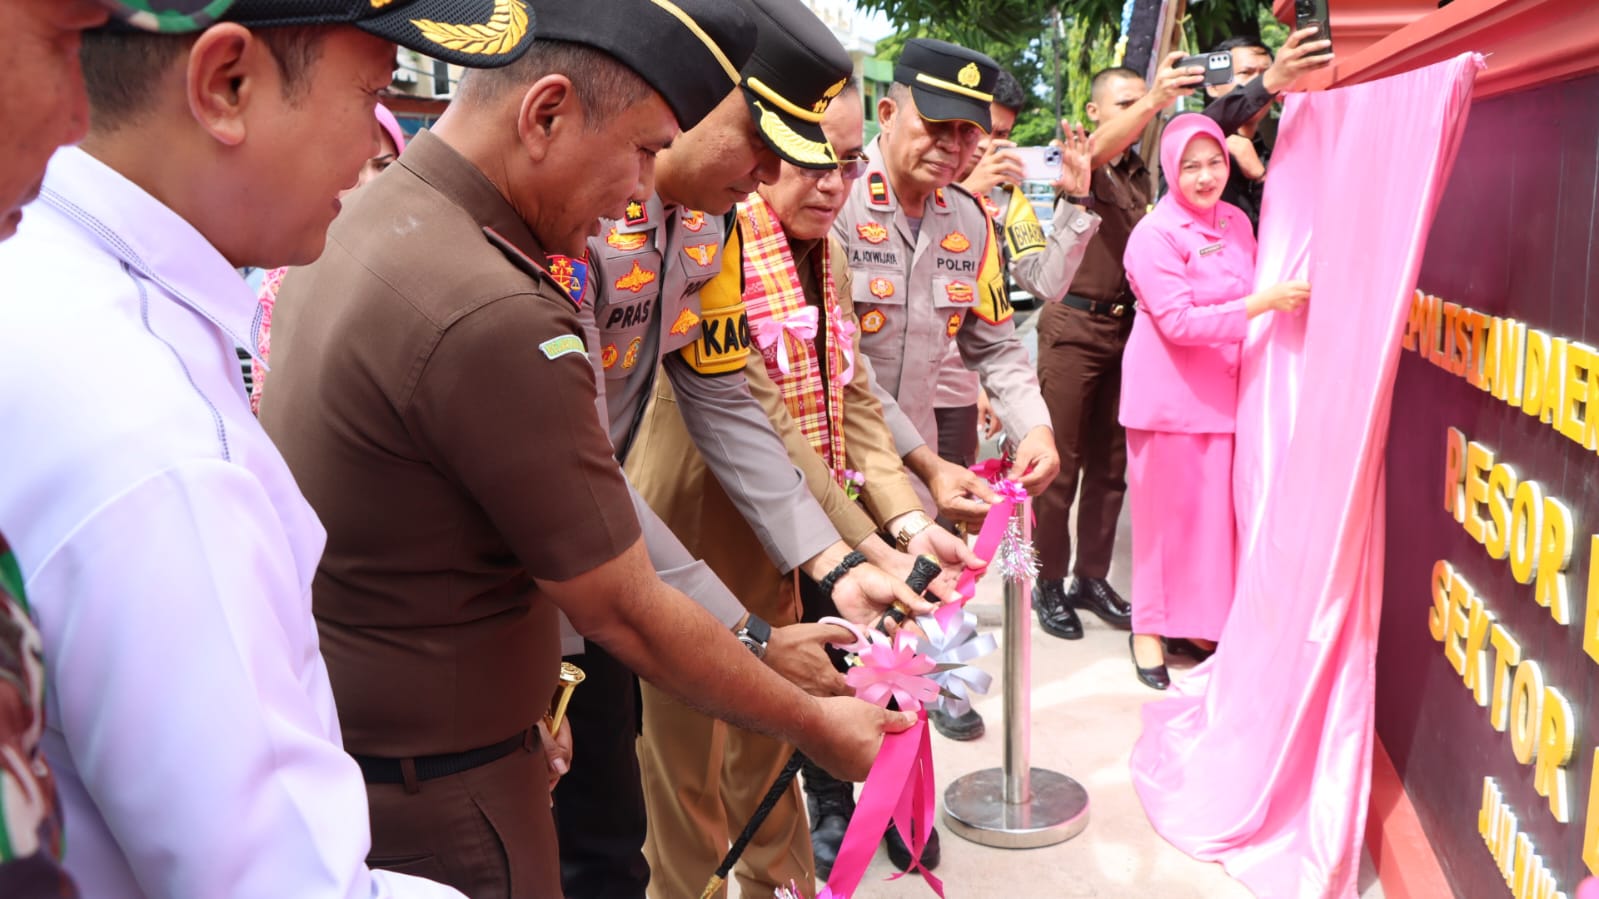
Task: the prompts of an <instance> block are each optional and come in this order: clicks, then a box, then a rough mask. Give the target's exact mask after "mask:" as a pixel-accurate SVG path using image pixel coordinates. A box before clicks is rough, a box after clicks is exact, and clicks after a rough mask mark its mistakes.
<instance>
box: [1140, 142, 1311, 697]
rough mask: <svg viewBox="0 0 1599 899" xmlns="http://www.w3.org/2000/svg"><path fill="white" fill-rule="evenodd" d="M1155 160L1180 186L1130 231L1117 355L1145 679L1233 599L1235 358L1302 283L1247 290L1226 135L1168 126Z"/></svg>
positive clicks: (1244, 234)
mask: <svg viewBox="0 0 1599 899" xmlns="http://www.w3.org/2000/svg"><path fill="white" fill-rule="evenodd" d="M1160 164H1161V170H1162V171H1164V172H1165V173H1166V178H1167V180H1168V182H1169V183H1171V184H1172V185H1173V188H1172V190H1171V191H1170V192H1169V193H1168V194H1166V196H1164V197H1162V198H1161V200H1160V202H1159V203H1158V204H1156V206H1155V209H1154V211H1153V212H1151V213H1150V214H1149V215H1148V216H1146V217H1145V218H1144V219H1143V220H1142V221H1140V222H1139V223H1138V226H1137V227H1136V228H1134V229H1133V233H1132V237H1131V238H1130V239H1129V240H1128V242H1127V251H1126V254H1125V255H1124V257H1123V262H1124V264H1125V266H1126V268H1127V279H1128V281H1129V282H1130V283H1131V284H1132V288H1133V294H1134V295H1135V296H1136V297H1137V298H1138V315H1137V318H1136V319H1135V320H1134V322H1133V331H1132V335H1131V336H1130V337H1129V338H1128V341H1127V350H1126V352H1125V353H1124V354H1123V356H1122V395H1121V416H1120V418H1121V423H1122V425H1123V427H1125V428H1126V429H1127V497H1128V501H1129V504H1130V506H1131V509H1132V525H1133V596H1132V606H1133V633H1132V636H1131V637H1130V638H1129V644H1130V648H1131V650H1132V655H1133V666H1134V667H1135V668H1136V669H1137V671H1138V679H1139V680H1141V681H1143V682H1144V683H1145V684H1146V685H1148V686H1150V687H1153V688H1154V689H1156V690H1164V689H1166V688H1167V687H1168V686H1170V684H1171V679H1170V677H1169V676H1168V674H1167V671H1166V655H1165V648H1166V647H1165V646H1163V644H1162V639H1161V638H1163V637H1164V638H1167V640H1168V641H1170V644H1173V645H1174V648H1175V644H1177V638H1182V639H1183V640H1185V641H1190V642H1189V643H1188V644H1187V646H1186V647H1185V648H1189V649H1192V650H1197V651H1199V652H1207V651H1209V650H1210V649H1212V648H1214V646H1215V641H1216V639H1217V638H1218V637H1219V636H1220V635H1221V628H1222V625H1223V623H1225V622H1226V620H1227V611H1228V609H1229V608H1230V606H1231V605H1232V599H1233V575H1234V571H1233V568H1234V564H1235V559H1234V545H1233V541H1234V533H1233V530H1234V523H1233V492H1232V467H1233V430H1234V422H1235V418H1236V413H1237V406H1238V356H1239V351H1240V349H1241V347H1242V346H1243V340H1244V336H1245V335H1246V334H1247V332H1248V329H1249V320H1250V319H1251V318H1254V317H1255V316H1257V315H1260V314H1261V313H1264V312H1269V311H1271V310H1281V311H1284V312H1292V311H1294V310H1297V309H1299V308H1300V307H1301V306H1303V305H1304V304H1305V301H1306V300H1307V299H1309V297H1310V285H1309V284H1308V283H1306V282H1304V281H1285V282H1283V283H1281V284H1277V285H1274V286H1272V287H1269V288H1267V289H1265V290H1262V291H1259V292H1256V293H1251V292H1250V290H1251V288H1252V287H1253V285H1254V280H1255V235H1254V234H1253V232H1252V231H1251V229H1250V225H1249V219H1248V217H1246V216H1245V215H1244V213H1243V211H1242V210H1240V209H1239V208H1238V207H1236V206H1233V205H1232V204H1230V203H1223V202H1222V201H1221V193H1222V188H1224V187H1225V186H1226V185H1227V174H1228V165H1229V161H1228V156H1227V144H1226V137H1225V136H1224V135H1223V134H1222V132H1221V129H1220V128H1219V127H1217V125H1216V123H1215V122H1213V121H1211V120H1210V119H1209V118H1206V117H1205V116H1202V115H1194V114H1187V115H1180V116H1177V117H1176V118H1174V119H1172V121H1171V123H1170V124H1168V125H1167V126H1166V132H1165V134H1164V136H1163V137H1162V139H1161V144H1160Z"/></svg>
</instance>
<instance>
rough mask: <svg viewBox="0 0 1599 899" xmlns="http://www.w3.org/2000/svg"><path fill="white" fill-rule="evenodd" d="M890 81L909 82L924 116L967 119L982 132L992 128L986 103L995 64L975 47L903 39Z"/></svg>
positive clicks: (991, 94)
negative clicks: (972, 48)
mask: <svg viewBox="0 0 1599 899" xmlns="http://www.w3.org/2000/svg"><path fill="white" fill-rule="evenodd" d="M894 80H895V81H897V82H899V83H900V84H908V85H910V88H911V96H912V97H914V98H915V100H916V111H917V112H919V113H921V116H922V118H924V119H928V120H929V121H934V122H947V121H952V120H959V121H965V122H971V123H972V124H974V125H976V126H977V127H979V128H981V129H983V130H984V131H987V130H989V129H990V128H991V127H993V120H992V119H991V118H990V117H989V109H988V104H990V103H992V102H994V83H995V82H996V81H998V80H999V63H997V62H994V61H993V60H992V59H990V58H988V57H987V56H985V55H983V54H981V53H978V52H977V51H976V50H968V49H966V48H965V47H962V46H959V45H958V44H951V43H949V42H947V41H935V40H931V39H929V38H921V37H919V38H915V39H913V40H909V41H906V42H905V50H904V52H902V53H900V55H899V62H897V63H895V64H894Z"/></svg>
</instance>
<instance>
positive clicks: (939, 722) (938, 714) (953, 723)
mask: <svg viewBox="0 0 1599 899" xmlns="http://www.w3.org/2000/svg"><path fill="white" fill-rule="evenodd" d="M927 717H928V720H930V721H932V722H933V729H934V730H936V731H938V732H939V733H941V734H943V735H944V736H946V737H949V738H950V739H951V740H959V741H961V742H965V741H967V740H975V739H977V738H978V737H981V736H982V735H983V716H982V715H979V714H978V713H977V710H976V709H967V710H966V714H964V715H961V716H960V717H959V718H952V717H950V715H949V714H948V713H947V712H945V711H944V710H943V709H933V710H932V712H930V713H928V715H927Z"/></svg>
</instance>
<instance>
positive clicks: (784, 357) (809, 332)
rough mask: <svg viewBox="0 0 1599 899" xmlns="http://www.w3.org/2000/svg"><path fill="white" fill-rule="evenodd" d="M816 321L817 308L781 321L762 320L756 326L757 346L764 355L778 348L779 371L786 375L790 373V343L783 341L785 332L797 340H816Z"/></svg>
mask: <svg viewBox="0 0 1599 899" xmlns="http://www.w3.org/2000/svg"><path fill="white" fill-rule="evenodd" d="M816 320H817V313H816V307H815V306H806V307H805V308H803V309H796V310H795V311H793V312H791V313H789V314H788V315H785V316H783V317H782V318H781V319H776V318H767V319H762V320H761V321H760V322H759V323H757V324H756V325H755V345H756V346H758V347H760V348H761V352H762V353H764V352H766V351H767V350H769V349H771V348H772V347H773V346H776V347H777V370H778V371H780V372H782V373H783V374H785V375H786V374H788V372H789V367H790V363H789V361H788V341H786V340H784V339H783V332H785V331H786V332H788V334H789V335H790V336H792V337H793V338H794V339H795V340H799V341H807V340H815V339H816Z"/></svg>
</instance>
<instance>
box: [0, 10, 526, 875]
mask: <svg viewBox="0 0 1599 899" xmlns="http://www.w3.org/2000/svg"><path fill="white" fill-rule="evenodd" d="M0 2H9V0H0ZM71 5H72V4H62V5H61V7H62V8H66V7H70V6H71ZM225 5H226V4H223V3H211V4H208V5H207V7H206V8H207V9H208V10H210V11H216V10H219V9H221V8H223V7H224V6H225ZM376 5H378V6H382V7H383V8H382V9H377V10H374V9H373V8H372V7H373V6H374V4H371V3H369V2H366V0H348V2H323V3H321V4H320V5H319V6H318V9H317V10H316V11H315V12H314V13H307V12H306V10H305V4H304V3H297V2H292V0H238V2H237V4H236V5H235V6H234V7H233V9H232V10H231V11H230V12H229V13H228V16H227V18H228V19H230V20H232V21H226V22H223V23H222V24H219V25H214V26H212V27H210V28H208V29H206V30H205V31H204V32H202V33H201V34H199V35H198V36H195V37H170V36H160V37H143V36H131V35H121V34H107V35H96V36H92V37H91V38H90V39H88V40H87V41H86V49H85V52H84V60H85V67H86V73H87V76H88V79H87V80H88V84H89V88H90V95H91V106H92V110H91V113H92V116H93V120H94V121H93V123H94V127H93V129H92V131H91V133H90V135H89V138H88V140H87V141H86V142H85V144H84V149H82V150H78V149H74V150H68V151H64V152H63V153H61V154H60V155H58V156H57V157H56V159H55V160H54V162H53V164H52V166H51V168H50V171H49V174H48V176H47V177H46V179H45V181H44V183H43V185H42V192H41V195H40V200H39V202H37V203H35V204H34V205H32V206H30V207H28V209H27V210H26V213H25V216H24V217H23V218H22V220H21V227H20V231H19V233H18V236H17V237H16V238H15V239H14V240H11V241H8V242H7V243H6V244H5V245H3V246H0V284H4V290H3V291H0V420H3V421H5V422H6V432H7V434H8V439H7V440H6V441H4V442H3V443H0V469H3V470H4V471H5V473H6V476H5V477H4V478H3V479H0V529H3V530H4V531H5V533H6V535H7V538H8V539H9V540H10V541H11V543H12V547H13V549H14V552H15V555H16V560H17V563H18V566H19V567H20V570H21V571H22V572H24V573H25V576H26V588H27V591H28V595H29V598H30V600H31V601H32V604H33V609H34V612H35V614H36V616H37V618H38V622H39V628H40V631H41V633H42V635H43V640H42V643H43V654H44V659H45V665H46V675H47V684H48V692H47V694H46V703H47V712H48V716H47V717H48V730H47V731H46V733H45V736H44V747H45V754H46V756H47V757H48V759H49V761H50V762H51V764H52V765H53V766H54V767H55V772H56V777H57V781H58V785H59V788H60V792H61V796H62V800H63V806H64V808H65V809H66V819H67V827H68V830H69V837H68V841H67V842H68V846H69V850H68V853H67V858H66V866H67V869H68V871H69V873H70V874H71V875H72V876H73V878H74V879H75V880H76V881H77V884H78V887H79V888H80V889H81V890H82V891H83V894H84V895H86V896H95V897H99V896H107V897H138V896H147V895H148V896H171V897H204V899H211V897H224V896H226V897H272V899H285V897H295V899H305V897H335V896H336V897H356V896H361V897H379V896H428V897H446V896H448V897H458V896H459V894H458V893H456V892H455V891H453V890H449V889H447V888H445V887H442V886H440V885H438V884H434V883H431V882H429V881H424V880H420V879H417V878H411V877H406V876H403V875H398V874H393V873H373V872H371V871H368V870H367V868H366V864H365V856H366V854H367V847H368V819H367V807H366V799H365V791H364V787H363V784H362V781H361V776H360V772H359V770H358V769H357V767H356V765H355V763H354V762H353V761H352V760H351V759H350V758H349V756H347V755H345V754H344V752H343V751H342V750H341V748H340V742H339V728H338V722H337V718H336V717H335V714H334V708H333V699H332V694H331V693H330V691H329V689H328V682H327V672H326V669H325V668H324V666H323V663H322V658H321V656H320V655H319V653H318V650H317V636H316V627H315V624H314V622H313V620H312V617H311V611H310V584H311V577H312V574H313V573H314V571H315V569H316V563H317V558H318V556H319V555H320V553H321V550H322V545H323V540H324V533H323V530H322V528H321V526H320V524H318V522H317V519H316V516H315V515H314V514H313V513H312V511H311V509H310V507H309V506H308V505H307V504H306V503H305V501H304V499H303V498H302V497H301V495H300V492H299V490H298V488H297V487H296V486H295V483H294V481H293V479H292V478H291V477H290V475H289V472H288V469H287V468H286V467H285V466H284V465H283V462H282V460H281V458H280V457H279V456H278V453H277V451H276V450H275V449H274V448H273V447H272V445H271V443H270V442H269V441H268V440H267V438H266V436H265V434H263V433H262V431H261V430H260V428H259V427H258V426H257V425H256V423H255V420H254V419H253V418H252V417H251V415H250V411H249V407H248V404H247V402H246V398H245V396H244V392H243V388H242V384H241V383H240V378H239V368H238V362H237V357H236V356H235V349H234V348H235V347H236V346H244V347H254V346H255V340H254V336H255V335H254V333H253V331H254V329H255V327H256V326H257V325H258V323H259V318H258V315H259V313H258V311H257V305H256V302H255V300H254V297H253V295H252V294H251V293H250V291H249V290H248V288H246V287H245V285H244V283H243V282H242V281H241V280H240V279H239V277H238V275H237V274H236V272H235V266H238V265H281V264H286V263H287V264H295V263H306V262H310V261H311V260H313V259H315V258H316V257H317V255H319V254H320V252H321V250H322V243H323V239H324V232H325V231H326V228H327V225H328V223H329V222H330V221H331V220H332V218H333V216H334V214H335V213H336V211H337V205H336V200H335V197H336V196H337V194H338V192H339V190H340V189H341V188H343V187H345V186H347V185H349V184H350V183H352V182H354V181H355V178H356V174H357V172H358V170H359V169H360V167H361V165H362V164H363V163H364V161H365V159H366V158H367V157H368V156H370V155H371V148H372V146H373V144H374V141H375V135H374V131H373V126H372V122H373V118H372V109H373V103H374V102H375V99H376V93H377V92H378V91H379V90H380V89H382V88H383V87H385V86H386V85H387V84H388V83H389V78H390V73H391V70H392V66H393V60H394V44H393V43H392V41H395V40H398V41H399V42H401V43H404V44H406V45H407V46H411V47H414V48H416V49H418V50H420V51H422V52H426V53H429V54H430V55H433V56H438V57H442V58H446V59H449V60H450V61H452V62H456V63H459V64H466V65H485V64H496V63H503V62H508V61H510V60H511V59H514V58H515V57H516V56H517V55H519V54H520V53H521V52H522V51H523V50H525V48H526V47H527V45H528V43H529V42H530V41H531V33H530V30H529V28H528V24H529V23H528V22H527V17H526V15H525V14H523V13H525V10H524V9H523V4H522V2H521V0H482V2H479V3H466V4H463V3H460V2H456V0H410V2H407V0H394V2H392V3H389V4H376ZM139 6H140V7H142V10H141V14H142V15H143V16H145V17H147V18H150V19H151V20H152V21H153V20H156V19H159V18H160V17H161V16H163V15H169V14H172V10H173V4H172V3H170V2H168V0H160V2H156V3H153V4H147V3H141V4H139ZM191 6H193V4H191ZM496 11H504V12H506V15H504V16H497V15H494V14H495V13H496ZM456 16H458V17H459V19H457V18H454V17H456ZM474 16H476V17H475V18H474ZM485 22H486V23H488V24H487V25H484V24H483V23H485ZM285 23H292V24H293V25H294V26H296V27H292V28H274V27H272V26H281V25H284V24H285ZM446 25H456V26H471V25H477V26H481V27H484V28H489V29H496V28H497V29H498V30H499V32H500V34H499V37H498V39H497V40H495V41H489V42H478V43H477V45H476V46H477V48H479V49H481V48H482V47H483V46H485V44H487V45H492V47H493V50H492V53H484V54H480V53H473V52H471V50H472V49H473V48H472V46H470V45H466V44H457V43H455V42H454V40H453V38H451V36H450V35H451V34H452V33H458V32H452V31H451V30H450V29H449V28H446V27H443V26H446ZM351 26H354V27H351ZM430 34H431V35H433V36H434V38H429V36H428V35H430ZM435 39H437V40H438V41H441V42H442V43H435ZM64 46H66V47H67V49H66V51H65V52H66V53H67V54H68V55H69V56H70V55H71V54H72V52H73V50H74V49H75V48H74V47H72V46H71V42H67V43H66V44H64ZM119 66H120V67H121V69H122V70H123V75H124V76H125V75H126V70H128V69H129V68H131V69H132V70H133V71H134V72H136V73H139V74H137V76H136V77H133V78H128V77H116V76H112V75H110V74H109V73H112V72H116V71H118V68H119ZM63 83H66V84H67V86H69V87H72V88H76V76H75V75H74V77H73V78H71V79H65V80H64V82H63ZM74 95H76V97H77V99H76V101H75V102H73V96H74ZM61 102H63V103H69V102H73V105H72V107H71V108H72V109H74V110H76V111H77V112H78V113H79V114H80V115H81V113H82V99H81V90H74V91H67V92H64V93H63V94H62V95H61ZM7 124H8V125H9V124H11V123H9V122H8V123H7ZM313 161H314V162H313ZM14 212H15V210H8V219H7V222H6V226H7V230H9V229H10V228H11V227H15V226H16V224H17V216H16V215H15V214H13V213H14Z"/></svg>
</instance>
